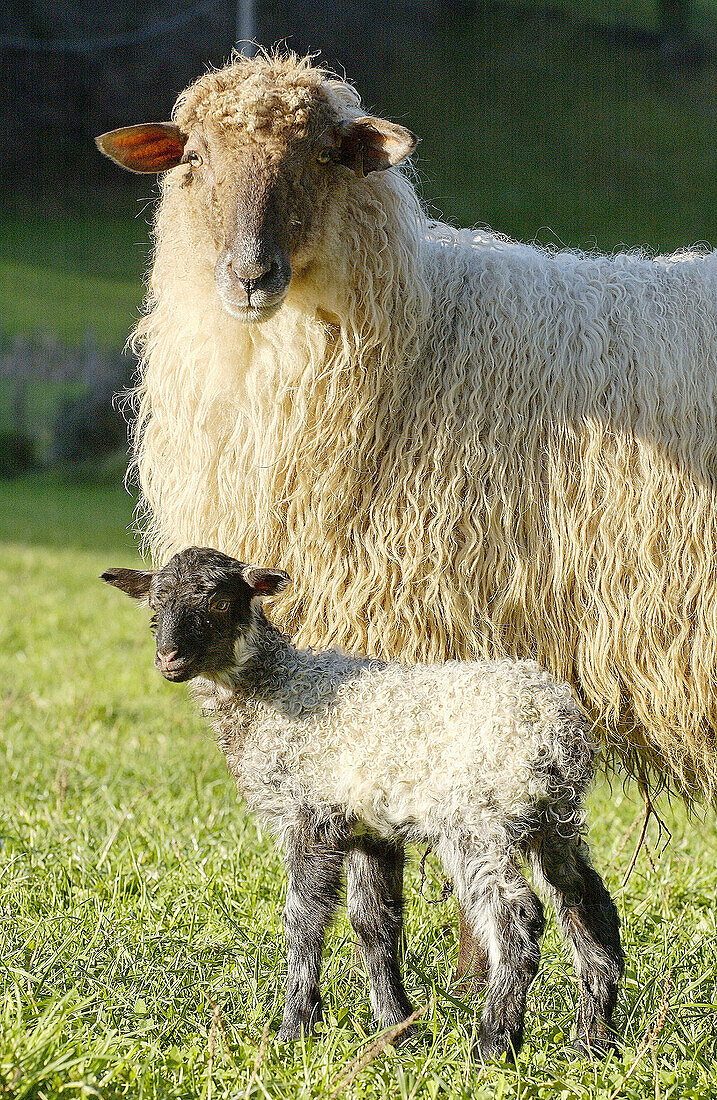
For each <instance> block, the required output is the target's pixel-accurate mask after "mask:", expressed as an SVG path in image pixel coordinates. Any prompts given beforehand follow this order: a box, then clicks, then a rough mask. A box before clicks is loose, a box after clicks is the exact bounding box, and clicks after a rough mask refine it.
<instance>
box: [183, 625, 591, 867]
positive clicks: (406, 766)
mask: <svg viewBox="0 0 717 1100" xmlns="http://www.w3.org/2000/svg"><path fill="white" fill-rule="evenodd" d="M267 627H268V632H267V638H269V639H270V642H271V644H270V645H269V646H268V647H267V648H266V649H264V648H263V647H262V649H261V650H260V652H259V653H256V651H253V650H250V651H248V652H247V651H244V652H243V653H242V654H241V658H240V661H239V663H238V666H237V668H236V669H235V670H233V671H232V672H231V673H230V674H229V678H228V681H227V684H226V686H225V685H223V684H222V685H218V684H216V683H214V682H212V681H209V680H196V681H195V682H194V690H195V693H196V694H197V695H198V696H199V698H200V699H201V701H202V703H203V706H204V709H205V712H208V713H209V714H210V715H211V717H212V719H213V722H214V726H215V729H216V731H217V735H218V742H219V744H220V746H221V748H222V749H223V751H224V752H225V754H226V757H227V762H228V765H229V769H230V771H231V772H232V774H233V775H234V777H235V778H236V780H237V783H238V786H239V788H240V790H241V792H242V794H243V795H244V797H245V798H246V801H247V802H248V804H249V806H250V807H251V808H252V809H253V810H254V811H255V812H256V813H257V814H258V815H259V816H260V817H261V818H262V819H263V820H264V821H265V822H266V823H267V824H268V825H269V826H270V827H272V829H273V830H274V831H275V832H276V833H277V834H278V835H279V837H281V836H282V834H283V833H284V832H285V831H286V830H287V829H288V828H291V827H293V825H294V824H295V823H296V820H297V814H300V813H301V812H303V811H305V810H306V809H311V810H312V811H314V812H317V813H318V814H319V816H321V817H323V818H326V819H330V818H334V819H335V818H336V817H337V815H338V816H341V817H345V818H346V819H347V820H348V821H349V822H351V823H353V824H354V825H355V826H358V827H360V826H364V827H366V828H368V829H370V830H371V831H373V832H375V833H377V834H378V835H380V836H382V837H384V838H386V839H397V838H401V839H405V840H411V841H427V842H429V843H434V842H436V841H437V840H438V839H439V837H440V836H441V835H443V834H444V833H445V832H446V831H448V832H450V833H452V834H454V835H455V834H456V833H459V834H462V835H466V836H473V837H478V836H481V837H483V838H486V835H487V834H498V833H499V834H501V835H504V834H505V830H508V831H509V833H510V835H511V836H513V838H514V840H515V841H516V842H519V840H520V837H521V832H522V831H524V832H534V831H535V828H536V824H537V823H539V821H540V819H541V815H543V814H544V813H545V812H546V811H548V810H549V812H550V813H551V815H552V818H553V820H555V819H556V818H558V819H559V818H561V817H562V818H564V824H565V826H566V828H568V829H569V830H570V833H571V835H572V834H574V833H575V832H577V831H578V830H579V829H580V826H581V825H582V811H581V809H580V802H581V797H582V794H583V792H584V789H585V786H586V784H587V782H588V780H589V778H590V774H591V765H592V760H593V756H594V746H593V742H592V740H591V738H590V735H589V732H588V726H587V722H586V720H585V718H584V716H583V714H582V712H581V711H580V709H579V708H578V706H577V704H576V703H575V701H574V699H573V697H572V695H571V693H570V689H569V688H568V686H567V685H566V684H561V683H559V682H558V681H556V680H555V679H554V678H553V677H552V676H551V675H550V674H549V673H547V672H546V671H544V670H543V669H542V668H540V666H538V665H537V664H535V663H534V662H532V661H511V660H507V659H506V660H498V661H474V662H456V661H449V662H447V663H445V664H440V665H417V666H414V667H407V666H405V665H401V664H386V663H384V662H381V661H377V660H368V659H363V658H357V657H351V656H349V655H347V654H344V653H341V652H338V651H335V650H332V651H325V652H317V651H314V650H310V649H306V650H297V649H294V648H293V647H292V646H291V645H290V644H289V643H288V642H287V641H286V639H285V638H284V637H283V636H282V635H279V634H278V632H275V631H274V629H273V627H271V626H269V625H268V624H267ZM521 823H522V825H521ZM495 839H496V841H499V838H498V835H495ZM499 843H500V844H501V846H503V844H504V841H499Z"/></svg>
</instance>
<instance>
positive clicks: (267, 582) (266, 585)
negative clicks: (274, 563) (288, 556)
mask: <svg viewBox="0 0 717 1100" xmlns="http://www.w3.org/2000/svg"><path fill="white" fill-rule="evenodd" d="M275 583H276V578H274V577H270V578H269V577H265V578H264V579H263V580H258V581H254V588H255V589H256V591H257V592H271V591H273V589H274V584H275Z"/></svg>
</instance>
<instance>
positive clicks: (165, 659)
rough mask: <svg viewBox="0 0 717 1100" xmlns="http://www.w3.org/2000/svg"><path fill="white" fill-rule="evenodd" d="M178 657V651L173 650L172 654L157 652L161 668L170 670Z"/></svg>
mask: <svg viewBox="0 0 717 1100" xmlns="http://www.w3.org/2000/svg"><path fill="white" fill-rule="evenodd" d="M176 656H177V651H176V649H173V650H172V652H171V653H160V651H159V650H157V660H158V661H159V665H160V668H169V666H170V665H171V663H172V661H173V660H174V658H175V657H176Z"/></svg>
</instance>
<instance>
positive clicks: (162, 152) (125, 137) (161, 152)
mask: <svg viewBox="0 0 717 1100" xmlns="http://www.w3.org/2000/svg"><path fill="white" fill-rule="evenodd" d="M186 141H187V138H186V135H185V134H183V133H182V131H181V130H180V129H179V127H178V126H175V124H174V123H173V122H146V123H141V124H140V125H139V126H123V127H121V129H119V130H110V131H109V132H108V133H106V134H100V136H99V137H96V138H95V144H96V145H97V148H98V149H99V150H100V152H101V153H104V154H105V156H106V157H109V158H110V160H113V161H114V162H115V164H119V165H120V167H122V168H127V169H128V170H129V171H130V172H166V171H167V169H168V168H174V167H175V165H177V164H179V162H180V160H181V159H182V157H183V155H184V146H185V144H186Z"/></svg>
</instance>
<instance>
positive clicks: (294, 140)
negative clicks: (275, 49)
mask: <svg viewBox="0 0 717 1100" xmlns="http://www.w3.org/2000/svg"><path fill="white" fill-rule="evenodd" d="M357 105H358V98H357V97H356V94H355V93H354V92H353V89H351V88H349V86H348V85H346V84H344V83H343V82H341V81H339V80H336V79H334V78H330V77H328V76H327V75H326V74H324V73H323V72H322V71H321V70H320V69H316V68H313V67H312V66H311V65H310V64H309V63H308V62H307V61H299V60H297V59H296V58H284V59H279V58H258V59H247V58H245V59H243V60H240V61H237V62H235V63H234V64H232V65H228V66H227V67H226V68H224V69H221V70H219V71H218V72H211V73H207V74H206V75H205V76H203V77H201V78H200V79H199V80H197V81H196V83H194V84H192V85H191V86H190V87H189V88H188V89H187V90H186V91H185V92H183V93H182V95H181V96H180V97H179V99H178V101H177V104H176V106H175V111H174V122H163V123H154V124H147V125H140V126H129V127H125V128H123V129H120V130H113V131H111V132H110V133H108V134H103V135H102V136H101V137H99V138H97V144H98V146H99V148H100V149H101V150H102V152H103V153H105V154H106V155H107V156H109V157H111V158H112V160H114V161H116V162H117V163H118V164H121V165H122V166H123V167H125V168H128V169H130V171H134V172H164V171H167V170H171V171H173V172H176V174H177V184H178V186H181V188H182V189H183V198H184V199H185V200H186V203H187V204H188V205H189V206H191V208H192V215H193V216H194V217H199V218H200V219H201V221H202V224H203V225H204V226H205V227H206V229H207V231H208V232H209V233H210V234H211V237H212V239H213V242H214V245H215V247H216V266H215V280H216V288H217V293H218V294H219V297H220V299H221V302H222V305H223V307H224V309H225V310H227V312H228V313H230V314H232V315H233V316H234V317H237V318H239V320H242V321H250V322H260V321H264V320H266V319H267V318H268V317H270V316H271V315H272V314H273V313H275V312H276V310H277V309H278V308H279V307H280V306H281V304H282V302H283V301H284V298H285V297H286V294H287V292H288V289H289V283H290V282H291V278H292V275H293V274H295V273H297V272H301V271H303V270H306V269H307V268H308V267H309V266H310V264H311V262H312V259H313V258H314V255H315V252H316V247H317V243H318V241H319V239H320V237H321V232H322V227H323V225H324V224H325V223H326V219H327V212H328V209H329V207H330V204H331V200H332V196H333V195H335V194H336V193H337V192H338V191H339V190H340V188H341V184H342V183H345V181H346V178H347V175H348V176H351V175H353V176H354V177H355V176H358V177H363V176H365V175H367V174H368V173H371V172H380V171H384V170H386V169H388V168H391V167H393V166H394V165H397V164H399V163H400V162H401V161H403V160H404V159H405V158H406V157H407V156H409V154H410V153H411V152H412V151H413V149H414V147H415V145H416V140H417V139H416V137H415V136H414V135H413V134H412V133H411V132H410V131H409V130H406V129H405V127H403V126H398V125H396V124H394V123H391V122H387V121H386V120H384V119H381V118H375V117H373V116H368V115H359V114H358V109H357Z"/></svg>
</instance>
